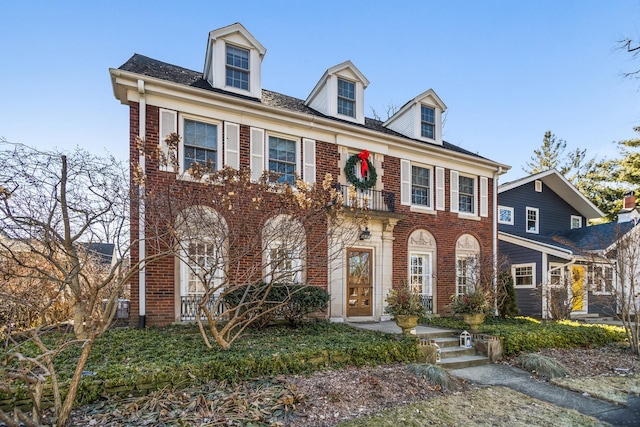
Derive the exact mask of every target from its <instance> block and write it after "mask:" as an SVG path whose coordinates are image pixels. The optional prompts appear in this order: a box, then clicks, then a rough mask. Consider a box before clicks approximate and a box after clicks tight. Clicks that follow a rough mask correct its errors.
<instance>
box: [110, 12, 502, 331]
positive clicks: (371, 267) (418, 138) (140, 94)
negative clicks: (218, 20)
mask: <svg viewBox="0 0 640 427" xmlns="http://www.w3.org/2000/svg"><path fill="white" fill-rule="evenodd" d="M265 53H266V49H265V48H264V46H262V44H260V42H259V41H258V40H256V39H255V38H254V37H253V35H251V34H250V33H249V32H248V31H247V30H246V29H245V28H244V27H243V26H242V25H241V24H239V23H236V24H233V25H230V26H227V27H223V28H220V29H217V30H214V31H211V32H210V33H209V35H208V40H207V49H206V54H205V61H204V64H205V65H204V71H203V72H197V71H191V70H187V69H184V68H181V67H179V66H176V65H171V64H167V63H164V62H161V61H158V60H155V59H151V58H148V57H145V56H142V55H138V54H135V55H133V56H132V57H131V58H130V59H129V60H128V61H127V62H125V63H124V64H123V65H122V66H120V67H119V68H117V69H110V74H111V80H112V85H113V90H114V94H115V97H116V98H117V99H118V100H119V101H120V102H121V103H122V104H124V105H127V106H128V107H129V111H130V153H131V168H132V173H133V172H134V171H135V170H136V169H137V168H138V167H139V166H140V167H142V168H143V169H144V171H145V173H146V176H147V191H151V190H153V188H154V187H156V186H162V185H164V184H166V183H167V182H172V181H175V180H180V179H183V177H184V175H185V174H188V173H189V165H190V164H191V163H193V162H196V161H198V156H197V155H194V153H195V154H198V155H201V156H205V157H207V158H210V159H213V162H212V164H213V167H214V168H219V167H220V165H228V166H231V167H233V168H241V167H247V166H248V167H250V168H251V173H252V177H253V178H254V179H258V177H259V176H260V175H261V174H262V172H263V171H264V170H265V169H267V170H273V171H278V172H280V173H281V179H282V180H287V181H289V182H293V177H294V176H300V177H301V178H302V179H303V180H304V181H306V182H309V183H314V182H316V181H321V180H322V179H323V177H324V176H325V174H326V173H331V174H332V175H333V176H334V177H336V179H337V182H338V183H339V184H340V185H341V186H340V187H339V189H340V191H343V192H345V194H346V192H347V191H348V190H347V189H348V186H349V185H350V184H352V183H353V182H354V180H359V181H360V182H365V181H366V182H367V184H368V185H370V188H366V189H359V190H358V194H360V195H363V196H366V197H368V198H369V200H370V206H369V210H368V217H369V219H368V222H367V225H366V228H364V229H363V230H362V231H363V232H364V233H363V234H362V235H361V239H359V240H357V241H356V242H355V243H354V244H353V245H352V246H351V247H349V248H345V250H344V251H342V253H341V254H340V256H338V257H336V258H332V257H328V256H327V257H326V263H325V264H324V265H323V266H322V267H321V268H319V270H321V271H316V272H315V274H314V277H320V278H322V280H316V281H315V282H314V283H313V284H315V285H318V286H326V288H327V290H328V292H329V293H330V294H331V304H330V308H329V311H328V313H327V317H328V318H330V319H331V320H333V321H346V320H349V321H358V320H361V321H365V320H369V321H371V320H374V321H376V320H380V319H383V318H385V315H384V305H385V304H384V297H385V295H386V294H387V292H388V291H389V289H391V287H392V286H397V285H399V284H401V283H402V282H404V281H407V280H408V281H409V282H410V283H412V284H413V285H414V286H415V287H416V289H417V290H418V291H419V292H420V293H421V294H423V300H424V302H425V304H426V305H427V306H428V307H429V308H430V309H431V310H432V311H433V312H434V313H439V314H442V313H446V312H447V308H446V305H447V304H448V303H449V302H450V295H452V294H454V293H460V292H463V291H464V290H465V288H466V286H468V285H469V280H470V278H469V277H468V276H469V274H470V273H469V270H470V268H471V264H472V263H470V262H469V260H470V259H472V258H473V257H476V256H479V255H481V254H484V255H486V254H495V253H496V250H497V228H496V227H497V226H496V222H495V220H494V213H495V211H496V195H497V192H496V186H497V178H498V176H499V175H501V174H502V173H505V172H506V171H507V170H508V169H509V167H508V166H506V165H504V164H500V163H497V162H495V161H492V160H488V159H486V158H484V157H481V156H479V155H477V154H474V153H472V152H470V151H467V150H465V149H462V148H460V147H458V146H455V145H452V144H449V143H447V142H446V141H443V139H442V113H443V112H444V111H445V110H446V106H445V104H444V103H443V102H442V101H441V100H440V98H439V97H438V95H437V94H436V93H435V92H434V91H433V90H431V89H429V90H427V91H425V92H422V93H420V94H419V95H418V96H416V97H415V98H413V99H411V100H409V101H408V102H407V103H406V104H404V105H403V106H402V108H400V109H399V110H398V111H397V112H396V113H395V114H394V115H393V116H391V117H390V118H389V119H388V120H386V121H384V122H382V121H380V120H374V119H370V118H367V117H365V113H364V112H365V90H366V88H367V86H368V85H369V81H368V80H367V79H366V77H365V76H364V75H363V74H362V73H361V72H360V70H358V68H356V66H355V65H354V64H353V63H351V61H346V62H343V63H341V64H338V65H336V66H333V67H331V68H329V69H327V70H326V71H325V73H324V74H323V75H322V77H321V78H320V80H319V81H318V82H317V84H316V85H315V87H313V89H312V91H311V92H310V94H309V96H308V97H307V98H306V99H304V100H303V99H297V98H293V97H290V96H287V95H283V94H280V93H276V92H272V91H269V90H265V89H262V87H261V66H262V60H263V58H264V56H265ZM194 129H195V131H194ZM198 131H200V132H203V133H205V134H207V135H208V139H207V141H205V142H203V141H202V140H198V139H197V138H196V137H194V134H195V133H197V132H198ZM172 132H177V133H178V134H179V135H180V137H181V140H180V142H179V145H178V149H177V151H178V153H177V154H178V159H179V162H178V163H179V168H178V169H179V170H172V168H166V167H163V166H160V165H159V163H158V161H157V158H154V157H153V156H147V157H146V158H140V157H139V156H138V150H137V146H136V139H137V137H138V136H141V137H143V140H144V143H145V144H146V148H147V151H149V152H153V151H154V149H156V148H158V149H159V151H160V152H163V151H166V150H167V147H165V146H164V145H165V144H164V142H163V141H164V138H165V137H166V136H167V135H168V134H170V133H172ZM194 132H195V133H194ZM365 150H366V151H367V152H368V153H369V157H368V161H367V164H370V165H371V167H372V169H373V170H375V172H376V174H375V175H376V176H375V180H373V178H372V175H371V171H369V172H366V173H365V174H364V175H362V170H361V164H362V162H363V160H360V161H359V163H358V162H357V160H358V159H355V158H354V157H353V156H359V155H362V154H363V153H364V152H365ZM347 164H349V165H350V166H351V165H354V167H353V168H345V166H346V165H347ZM347 172H349V173H347ZM183 181H184V184H183V185H184V186H185V188H188V189H190V190H193V191H197V190H198V185H199V184H198V183H197V182H193V181H189V180H187V179H183ZM350 181H351V182H350ZM176 197H179V196H176ZM137 209H138V205H137V203H135V202H134V204H133V205H132V214H133V215H132V216H133V217H137V216H136V213H137ZM218 214H223V213H218ZM247 218H251V219H252V221H253V222H254V223H255V232H256V233H260V229H261V228H263V227H265V226H266V224H267V223H268V222H269V221H270V220H271V219H272V218H270V215H269V212H261V213H260V215H257V214H255V213H249V212H247ZM140 223H142V222H140ZM137 224H138V223H136V222H133V223H132V227H131V228H132V238H137V237H138V236H144V234H145V233H146V231H147V230H144V229H141V228H144V227H138V225H137ZM320 227H321V225H320ZM320 231H322V230H320ZM317 232H318V230H316V233H317ZM320 234H322V233H320ZM315 235H317V234H315ZM314 238H315V237H314V234H313V233H309V234H308V235H307V239H309V240H313V239H314ZM309 243H311V242H309ZM307 246H308V247H312V246H313V245H312V244H309V245H307ZM147 250H148V249H147V248H145V246H144V244H141V245H140V246H139V247H137V248H136V250H134V251H133V252H132V257H133V260H132V261H134V260H135V259H136V258H137V257H138V256H139V254H140V253H144V252H145V251H147ZM305 256H307V257H309V256H311V254H302V255H297V257H299V258H304V257H305ZM313 256H314V257H315V256H317V254H316V255H313ZM321 256H322V255H321ZM291 261H292V262H291V263H290V264H291V265H296V266H300V268H301V269H302V270H303V271H304V268H305V267H304V265H305V263H304V260H303V259H302V260H300V259H295V260H291ZM355 266H364V267H365V269H366V270H367V274H366V275H365V278H366V280H364V282H363V281H362V280H361V281H358V282H356V281H354V280H353V274H352V273H353V271H354V267H355ZM183 270H184V266H183V265H181V263H180V262H178V261H176V260H175V259H172V258H171V257H166V258H165V259H161V260H158V261H155V262H154V263H153V264H152V265H150V266H149V267H148V268H146V269H143V270H142V271H141V272H140V274H139V275H138V277H136V278H135V279H134V280H133V283H132V286H131V313H132V321H133V322H134V323H135V322H136V321H137V320H138V316H144V317H141V319H144V320H146V322H147V323H148V324H150V325H161V324H167V323H171V322H176V321H181V320H187V317H185V313H184V310H185V308H184V307H185V304H184V302H185V301H188V300H189V298H193V297H197V295H195V296H194V295H191V294H190V291H189V289H188V287H187V286H186V285H185V281H186V280H188V278H186V275H185V274H183ZM303 276H304V274H303Z"/></svg>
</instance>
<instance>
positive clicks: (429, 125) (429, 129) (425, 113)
mask: <svg viewBox="0 0 640 427" xmlns="http://www.w3.org/2000/svg"><path fill="white" fill-rule="evenodd" d="M435 117H436V110H435V109H434V108H431V107H427V106H425V105H422V106H421V108H420V133H421V135H422V136H423V137H424V138H430V139H435V129H436V119H435Z"/></svg>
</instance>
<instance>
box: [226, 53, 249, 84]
mask: <svg viewBox="0 0 640 427" xmlns="http://www.w3.org/2000/svg"><path fill="white" fill-rule="evenodd" d="M226 77H227V86H232V87H237V88H240V89H245V90H249V51H248V50H246V49H240V48H238V47H235V46H227V71H226Z"/></svg>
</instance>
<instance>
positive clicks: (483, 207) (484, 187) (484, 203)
mask: <svg viewBox="0 0 640 427" xmlns="http://www.w3.org/2000/svg"><path fill="white" fill-rule="evenodd" d="M480 216H489V179H488V178H487V177H486V176H481V177H480Z"/></svg>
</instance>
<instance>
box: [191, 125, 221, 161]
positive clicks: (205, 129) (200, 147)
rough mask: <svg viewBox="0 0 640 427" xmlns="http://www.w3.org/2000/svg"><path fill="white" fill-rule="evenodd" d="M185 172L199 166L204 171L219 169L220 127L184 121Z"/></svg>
mask: <svg viewBox="0 0 640 427" xmlns="http://www.w3.org/2000/svg"><path fill="white" fill-rule="evenodd" d="M183 127H184V128H183V153H184V154H183V163H182V167H183V170H185V171H186V170H189V169H190V168H191V167H192V166H193V165H195V164H198V165H199V166H200V168H202V169H203V170H204V171H215V170H217V169H218V164H217V163H218V149H219V148H218V125H216V124H211V123H204V122H198V121H195V120H190V119H184V120H183Z"/></svg>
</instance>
